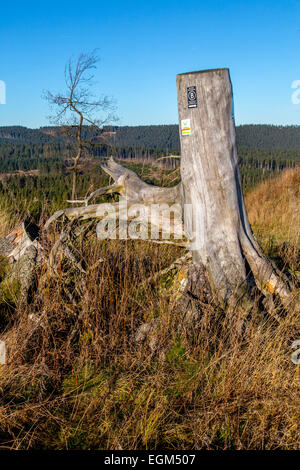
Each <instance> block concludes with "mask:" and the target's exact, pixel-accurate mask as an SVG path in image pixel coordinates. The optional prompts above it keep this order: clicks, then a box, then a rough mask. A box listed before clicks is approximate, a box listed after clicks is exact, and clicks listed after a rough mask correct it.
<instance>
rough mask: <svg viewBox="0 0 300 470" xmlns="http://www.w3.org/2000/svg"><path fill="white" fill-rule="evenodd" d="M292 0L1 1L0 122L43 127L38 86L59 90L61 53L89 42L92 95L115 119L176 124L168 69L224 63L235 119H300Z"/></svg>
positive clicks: (298, 38) (172, 75)
mask: <svg viewBox="0 0 300 470" xmlns="http://www.w3.org/2000/svg"><path fill="white" fill-rule="evenodd" d="M299 19H300V2H299V0H294V1H290V0H280V1H276V0H273V1H266V0H265V1H263V0H260V1H256V0H251V1H235V0H233V1H229V0H228V1H217V0H207V1H201V0H198V1H194V0H190V1H184V0H181V1H163V0H160V1H156V0H153V1H151V2H148V1H139V2H137V1H126V0H124V1H118V0H116V1H110V2H109V1H105V2H104V1H101V0H98V1H94V0H89V1H86V2H82V1H81V2H76V1H75V0H74V1H64V0H61V1H56V0H53V1H51V2H47V1H44V2H41V1H38V2H36V1H30V0H29V1H27V2H24V1H22V2H20V1H14V2H10V3H9V2H5V3H4V2H1V6H0V57H1V61H0V80H3V81H5V83H6V87H7V95H6V104H5V105H0V125H2V126H3V125H14V124H15V125H25V126H28V127H39V126H42V125H48V124H49V122H48V119H47V115H48V114H49V109H48V106H47V103H45V102H44V101H43V100H42V99H41V94H42V91H43V90H45V89H49V90H52V91H63V90H64V64H65V63H66V61H67V60H68V58H69V57H70V56H74V57H76V56H77V55H78V54H79V53H81V52H89V51H91V50H93V49H95V48H98V49H99V51H98V54H99V56H100V58H101V61H100V64H99V67H98V69H97V71H96V78H97V85H96V87H95V92H96V93H99V94H102V93H104V94H107V95H110V96H114V98H115V99H116V101H117V105H118V109H117V114H118V115H119V117H120V122H119V124H120V125H138V124H140V125H143V124H168V123H176V122H177V119H178V118H177V103H176V74H178V73H183V72H189V71H193V70H201V69H206V68H216V67H229V69H230V73H231V79H232V82H233V90H234V100H235V117H236V122H237V124H244V123H271V124H284V125H286V124H300V104H299V105H295V104H293V103H292V100H291V96H292V93H293V91H294V90H293V89H292V88H291V85H292V82H293V81H294V80H300V53H299V43H300V21H299Z"/></svg>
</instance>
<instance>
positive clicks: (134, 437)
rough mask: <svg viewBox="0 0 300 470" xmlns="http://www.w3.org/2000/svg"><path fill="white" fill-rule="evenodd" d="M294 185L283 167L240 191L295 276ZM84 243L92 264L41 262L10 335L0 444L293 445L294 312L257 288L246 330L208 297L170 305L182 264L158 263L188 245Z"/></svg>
mask: <svg viewBox="0 0 300 470" xmlns="http://www.w3.org/2000/svg"><path fill="white" fill-rule="evenodd" d="M299 182H300V171H299V169H297V170H293V171H289V172H286V173H285V174H284V175H283V176H282V177H281V178H277V179H275V180H271V181H268V182H266V183H263V184H262V185H260V186H259V187H258V188H256V189H255V190H254V191H253V192H251V193H249V195H248V196H247V198H246V204H247V209H248V213H249V218H250V221H251V224H252V227H253V229H254V232H255V235H256V237H257V238H258V241H259V243H261V244H262V245H263V247H264V249H267V251H268V254H269V255H272V256H273V257H276V259H277V262H279V263H280V265H281V267H282V269H285V270H286V271H288V272H289V273H290V276H291V277H292V278H293V279H294V281H295V282H297V279H298V270H299V267H300V260H299V250H300V244H299V230H300V219H299V216H297V210H298V209H299ZM58 229H59V226H57V229H56V230H57V231H58ZM52 236H55V233H53V234H52ZM76 247H77V250H78V252H77V254H78V256H80V257H82V258H83V259H84V263H85V267H86V274H82V273H79V272H78V270H77V268H76V266H74V265H71V264H70V263H69V261H67V260H66V259H64V258H62V259H61V261H60V263H59V265H58V269H57V272H56V273H53V274H50V273H49V271H47V272H46V271H45V272H43V270H42V272H41V273H39V276H38V280H37V281H38V282H37V288H36V292H35V293H34V295H33V294H32V295H31V298H30V296H29V298H28V300H26V301H25V300H24V299H23V300H22V301H18V302H17V301H16V304H15V310H14V313H13V315H12V316H11V317H10V320H9V323H8V324H7V325H6V330H5V333H4V335H3V334H2V339H6V341H7V345H8V356H9V363H8V365H5V366H0V448H2V449H5V448H9V449H36V448H39V449H41V448H42V449H49V448H51V449H162V448H164V449H203V448H204V449H277V448H280V449H297V448H299V431H300V429H299V423H300V411H299V410H300V406H299V405H300V400H299V366H296V365H294V364H293V363H292V361H291V353H292V349H291V344H292V342H293V341H294V340H295V339H300V319H299V312H298V313H297V312H295V311H289V312H285V313H284V312H282V310H281V307H280V306H276V305H275V306H273V307H272V314H270V312H269V311H268V309H267V308H265V307H264V306H262V305H261V303H260V298H259V296H258V297H257V299H256V300H255V302H254V306H253V308H252V309H251V310H250V311H249V312H248V316H247V318H246V319H245V318H243V319H242V321H243V324H244V332H243V334H240V333H238V331H239V329H240V321H241V318H238V316H235V317H234V318H233V317H232V316H231V315H230V314H229V313H227V312H226V311H223V310H221V309H220V308H218V307H216V306H215V305H214V304H213V303H211V302H208V301H206V300H205V299H204V300H203V301H202V302H201V303H200V305H198V307H197V309H198V310H197V314H196V315H193V314H192V315H190V316H189V317H188V316H187V311H186V310H184V308H183V307H182V309H181V308H180V307H179V308H178V307H176V305H177V306H178V305H182V304H180V302H179V301H178V300H179V297H180V296H181V292H180V287H179V286H180V285H181V280H182V279H184V278H185V271H184V269H187V267H185V268H183V269H182V270H180V269H176V268H174V269H173V270H172V271H171V272H169V273H166V274H164V275H162V276H158V277H157V276H156V275H155V274H156V273H157V272H159V271H161V270H163V269H164V268H166V267H167V266H168V265H170V264H171V263H172V261H173V260H174V259H176V258H178V257H179V256H181V255H182V254H184V250H182V249H181V248H178V247H174V246H169V245H166V246H160V245H152V244H149V243H147V242H142V241H134V242H133V241H123V242H122V241H109V242H99V241H97V240H96V239H95V237H94V236H91V237H90V238H89V239H87V240H83V239H79V241H78V242H77V245H76ZM10 298H12V296H11V297H10ZM4 301H5V299H4V300H2V302H4ZM10 302H11V303H12V302H13V301H12V300H10ZM274 312H275V313H276V314H275V315H274ZM145 322H146V323H147V324H148V325H150V327H149V329H148V330H149V331H148V334H146V335H144V338H143V337H142V338H141V339H140V340H139V341H138V342H137V341H136V340H135V338H136V332H137V330H138V328H139V327H140V325H142V324H144V323H145Z"/></svg>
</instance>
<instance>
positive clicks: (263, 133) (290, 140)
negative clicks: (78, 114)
mask: <svg viewBox="0 0 300 470" xmlns="http://www.w3.org/2000/svg"><path fill="white" fill-rule="evenodd" d="M86 132H87V133H88V132H89V130H88V128H87V129H86ZM103 132H104V133H105V134H106V136H107V137H108V138H109V139H110V140H111V142H112V143H114V144H115V145H116V146H117V147H136V148H151V149H161V150H165V149H169V150H174V151H175V150H177V151H178V150H179V130H178V125H176V124H170V125H155V126H154V125H153V126H151V125H149V126H115V127H112V126H110V127H108V128H104V129H103ZM236 132H237V144H238V146H240V147H251V148H254V149H281V150H300V126H272V125H261V124H257V125H254V124H247V125H242V126H237V128H236ZM62 140H64V139H63V138H62V137H61V135H60V128H58V127H41V128H39V129H29V128H27V127H22V126H7V127H0V143H1V142H2V143H27V144H33V143H51V142H53V143H54V142H58V141H62Z"/></svg>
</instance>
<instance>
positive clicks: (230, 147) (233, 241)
mask: <svg viewBox="0 0 300 470" xmlns="http://www.w3.org/2000/svg"><path fill="white" fill-rule="evenodd" d="M177 94H178V112H179V126H180V142H181V179H182V198H183V203H184V205H185V232H186V234H187V236H188V238H189V239H191V240H192V242H193V243H192V251H193V261H194V263H195V264H198V265H200V264H201V265H203V266H204V267H205V268H206V269H207V271H208V273H209V277H210V281H211V285H212V287H213V288H214V290H216V291H217V293H218V296H219V297H220V298H222V299H223V300H224V301H225V303H228V302H229V301H230V299H231V298H232V296H234V297H236V294H237V295H238V296H239V295H240V294H243V293H245V292H247V291H248V287H249V285H248V280H249V279H250V277H251V273H252V275H253V277H254V278H255V281H256V283H257V285H258V287H259V288H260V289H261V290H262V291H263V292H269V293H270V292H271V293H277V294H279V295H281V296H287V295H288V294H289V288H288V286H287V283H286V279H285V280H282V278H281V276H280V275H279V273H278V271H277V269H276V268H275V266H273V264H272V263H271V262H270V261H269V260H268V259H267V258H266V257H265V255H264V254H263V252H262V250H261V249H260V247H259V246H258V244H257V242H256V240H255V239H254V236H253V234H252V231H251V228H250V225H249V221H248V216H247V212H246V209H245V205H244V200H243V195H242V189H241V182H240V175H239V169H238V156H237V147H236V136H235V125H234V118H233V110H232V86H231V81H230V76H229V70H228V69H213V70H204V71H200V72H191V73H184V74H180V75H178V76H177ZM248 267H249V269H248Z"/></svg>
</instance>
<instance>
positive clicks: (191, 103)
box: [187, 86, 197, 108]
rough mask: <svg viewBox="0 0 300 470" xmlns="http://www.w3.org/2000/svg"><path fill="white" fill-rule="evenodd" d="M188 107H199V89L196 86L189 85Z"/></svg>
mask: <svg viewBox="0 0 300 470" xmlns="http://www.w3.org/2000/svg"><path fill="white" fill-rule="evenodd" d="M187 99H188V108H197V90H196V87H195V86H188V87H187Z"/></svg>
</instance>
